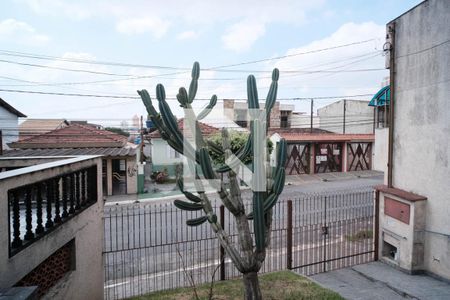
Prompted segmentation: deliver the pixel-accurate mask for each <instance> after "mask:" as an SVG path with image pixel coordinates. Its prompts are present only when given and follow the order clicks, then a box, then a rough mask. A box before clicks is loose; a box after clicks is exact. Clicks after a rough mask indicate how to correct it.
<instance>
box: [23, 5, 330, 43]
mask: <svg viewBox="0 0 450 300" xmlns="http://www.w3.org/2000/svg"><path fill="white" fill-rule="evenodd" d="M17 1H23V2H25V3H26V4H27V5H28V6H29V7H30V8H31V9H32V10H33V11H35V12H36V13H38V14H41V15H51V16H59V17H60V16H66V17H68V18H71V19H76V20H81V19H86V18H99V17H100V18H102V19H112V20H113V22H115V23H116V28H117V29H118V30H119V32H122V33H127V34H137V33H145V32H152V33H153V35H154V36H157V37H161V36H162V35H164V34H165V33H166V32H167V28H168V26H169V24H174V23H184V24H185V25H187V26H190V25H192V24H195V25H202V26H207V27H210V26H211V25H215V24H221V23H228V22H233V24H234V25H231V27H230V28H228V29H227V34H226V35H225V36H224V38H225V39H226V40H228V39H231V40H233V39H238V40H241V39H242V38H238V37H236V36H237V35H238V32H236V31H237V30H238V28H239V27H240V26H241V27H242V26H245V28H244V29H246V30H250V32H252V33H253V32H255V31H256V32H257V33H258V36H257V37H252V38H251V39H254V41H256V40H257V39H258V38H260V37H262V36H263V33H261V32H263V31H264V28H265V27H266V26H268V25H269V24H271V23H284V24H291V25H294V26H297V25H299V24H303V23H304V22H305V20H307V19H308V17H307V16H309V15H310V14H311V12H313V11H315V10H321V9H323V6H324V3H325V0H314V1H310V0H279V1H272V0H248V1H242V0H228V1H220V0H210V1H204V0H189V1H187V0H167V1H156V0H135V1H120V0H96V1H92V0H78V1H69V0H17ZM248 20H258V22H255V21H252V22H251V23H253V24H252V25H251V27H252V28H250V27H249V26H250V25H248V24H247V25H246V23H249V22H250V21H248ZM190 35H191V34H190ZM189 37H193V36H192V35H191V36H189ZM254 41H253V42H254ZM253 42H246V44H247V45H248V47H251V44H253ZM233 47H234V48H235V47H236V46H233ZM244 48H245V47H244Z"/></svg>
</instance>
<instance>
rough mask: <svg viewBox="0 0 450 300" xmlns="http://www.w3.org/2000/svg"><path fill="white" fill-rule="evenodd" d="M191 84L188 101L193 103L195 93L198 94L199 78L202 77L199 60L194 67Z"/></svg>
mask: <svg viewBox="0 0 450 300" xmlns="http://www.w3.org/2000/svg"><path fill="white" fill-rule="evenodd" d="M191 77H192V80H191V84H190V85H189V95H188V100H189V101H188V103H189V104H190V103H192V101H194V99H195V95H196V94H197V88H198V78H199V77H200V64H199V63H198V62H195V63H194V65H193V67H192V73H191Z"/></svg>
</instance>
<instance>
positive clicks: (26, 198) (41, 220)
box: [8, 165, 97, 257]
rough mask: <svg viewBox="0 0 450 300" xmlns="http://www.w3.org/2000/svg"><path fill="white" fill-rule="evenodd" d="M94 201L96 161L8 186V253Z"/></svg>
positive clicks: (48, 230)
mask: <svg viewBox="0 0 450 300" xmlns="http://www.w3.org/2000/svg"><path fill="white" fill-rule="evenodd" d="M96 201H97V166H96V165H94V166H91V167H88V168H83V169H80V170H77V171H73V172H67V173H64V174H60V175H57V176H54V177H49V178H45V180H41V181H36V182H33V183H31V184H26V185H22V186H19V187H16V188H13V189H10V190H8V211H9V226H8V228H9V256H10V257H11V256H14V255H15V254H17V253H18V252H20V251H21V250H23V249H24V248H26V247H28V246H29V245H31V244H32V243H34V242H35V241H36V240H38V239H40V238H42V237H43V236H45V235H46V234H48V233H49V232H50V231H52V230H54V229H55V228H57V227H58V226H60V225H61V224H63V223H65V222H66V221H68V220H69V219H70V218H72V217H73V216H75V215H77V214H79V213H80V212H81V211H83V210H84V209H85V208H87V207H89V206H90V205H92V204H93V203H95V202H96Z"/></svg>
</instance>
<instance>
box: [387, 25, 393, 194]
mask: <svg viewBox="0 0 450 300" xmlns="http://www.w3.org/2000/svg"><path fill="white" fill-rule="evenodd" d="M388 34H389V39H390V42H391V43H390V44H391V47H390V49H389V51H390V53H389V81H390V82H389V88H390V91H391V94H390V96H391V99H390V103H389V145H388V187H390V188H391V187H392V186H393V185H392V168H393V167H394V166H393V155H394V154H393V152H394V107H395V72H396V70H395V22H392V24H390V25H389V26H388ZM386 100H387V99H386ZM385 111H386V110H385Z"/></svg>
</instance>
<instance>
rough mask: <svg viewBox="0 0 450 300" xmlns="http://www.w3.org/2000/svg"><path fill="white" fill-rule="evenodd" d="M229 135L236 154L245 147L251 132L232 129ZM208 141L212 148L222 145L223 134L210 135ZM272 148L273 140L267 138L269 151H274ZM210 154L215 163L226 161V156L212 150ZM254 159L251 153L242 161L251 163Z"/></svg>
mask: <svg viewBox="0 0 450 300" xmlns="http://www.w3.org/2000/svg"><path fill="white" fill-rule="evenodd" d="M229 136H230V150H231V153H233V154H235V155H236V154H238V153H239V150H240V149H242V148H243V147H244V145H245V143H246V142H247V140H248V139H249V136H250V134H249V133H247V132H244V131H236V130H232V131H230V133H229ZM206 142H207V143H208V145H209V146H210V147H211V148H212V147H221V146H222V144H223V139H222V134H221V133H216V134H214V135H212V136H211V137H209V138H208V139H207V140H206ZM272 150H273V143H272V141H271V140H269V139H267V151H268V152H269V154H270V153H272ZM209 155H210V156H211V159H212V160H213V163H214V164H215V165H220V164H224V163H225V157H224V156H223V155H220V154H218V153H216V152H214V151H211V150H210V151H209ZM252 160H253V157H252V155H249V156H248V157H246V159H245V160H243V161H242V162H243V163H244V164H249V163H251V162H252Z"/></svg>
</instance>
